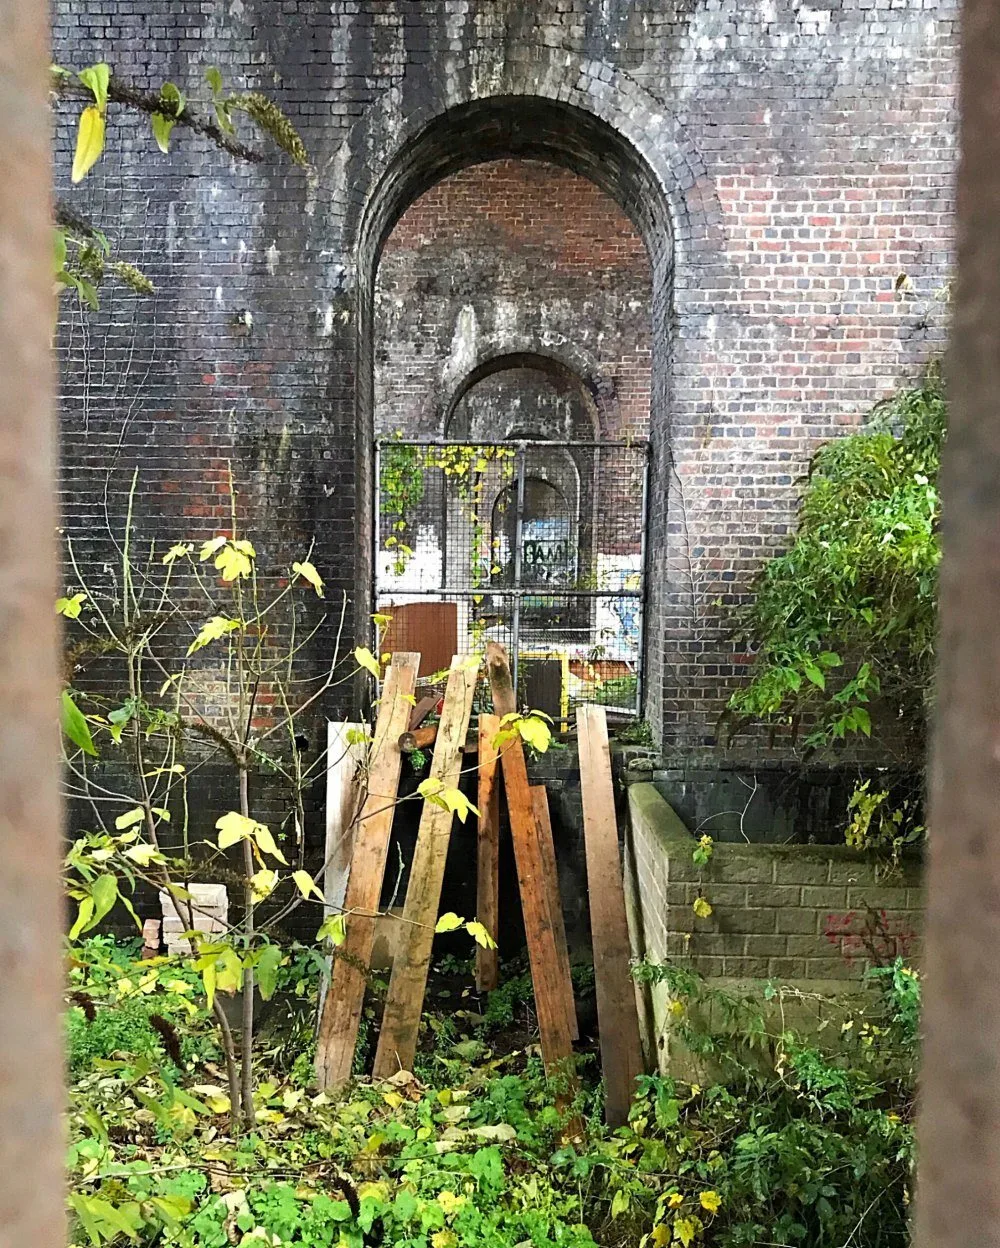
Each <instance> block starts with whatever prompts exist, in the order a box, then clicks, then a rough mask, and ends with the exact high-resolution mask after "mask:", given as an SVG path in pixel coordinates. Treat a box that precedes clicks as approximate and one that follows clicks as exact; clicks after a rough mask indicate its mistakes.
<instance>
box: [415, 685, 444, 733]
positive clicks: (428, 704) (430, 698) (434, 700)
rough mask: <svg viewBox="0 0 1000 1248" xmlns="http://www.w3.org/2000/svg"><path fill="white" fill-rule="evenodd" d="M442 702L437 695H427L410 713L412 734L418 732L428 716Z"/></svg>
mask: <svg viewBox="0 0 1000 1248" xmlns="http://www.w3.org/2000/svg"><path fill="white" fill-rule="evenodd" d="M440 701H441V699H440V697H439V696H438V695H437V694H436V693H433V694H432V693H429V694H426V695H425V696H424V697H422V698H421V699H420V701H419V702H418V703H417V705H416V706H415V707H414V708H413V710H412V711H411V712H410V732H416V730H417V729H418V728H419V727H420V725H421V724H422V723H423V722H424V720H425V719H426V718H427V716H428V715H429V714H430V713H431V711H433V710H434V708H435V707H436V706H437V704H438V703H439V702H440Z"/></svg>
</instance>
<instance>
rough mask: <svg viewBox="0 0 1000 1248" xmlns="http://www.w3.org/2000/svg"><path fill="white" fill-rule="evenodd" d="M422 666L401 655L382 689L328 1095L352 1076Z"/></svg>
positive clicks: (330, 1037)
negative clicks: (405, 737)
mask: <svg viewBox="0 0 1000 1248" xmlns="http://www.w3.org/2000/svg"><path fill="white" fill-rule="evenodd" d="M419 666H420V655H419V654H414V653H411V652H409V651H405V652H403V653H401V654H394V655H393V656H392V662H391V663H390V665H389V670H388V671H387V672H386V677H385V683H384V685H383V687H382V699H381V702H380V703H379V711H378V721H377V723H376V725H375V740H374V741H373V743H372V750H371V757H370V760H369V764H368V777H367V783H366V790H365V801H364V805H363V806H362V808H361V814H360V816H359V817H358V822H357V829H356V831H355V835H354V852H353V854H352V857H351V870H350V873H349V875H348V878H347V890H346V894H345V898H344V909H345V911H346V912H347V916H348V917H347V935H346V937H345V940H344V943H343V945H342V946H341V947H340V949H339V950H338V956H336V957H335V958H334V960H333V971H332V974H331V976H330V987H329V990H328V991H327V994H326V999H325V1000H324V1002H323V1013H322V1015H321V1016H320V1024H319V1034H318V1036H317V1041H316V1079H317V1082H318V1083H319V1086H320V1088H322V1089H324V1090H327V1091H329V1090H333V1089H337V1088H341V1087H343V1086H344V1084H345V1083H347V1081H348V1079H350V1077H351V1063H352V1062H353V1060H354V1046H355V1044H356V1042H357V1038H358V1024H359V1023H360V1021H361V1007H362V1004H363V1001H364V995H365V976H366V971H367V968H368V964H369V962H370V960H371V954H372V945H373V943H374V940H375V916H376V914H377V913H378V905H379V901H380V900H381V893H382V880H383V878H384V876H385V860H386V855H387V854H388V850H389V837H390V835H391V833H392V816H393V812H394V806H395V802H396V792H397V790H398V788H399V772H400V767H401V765H402V759H403V756H402V755H401V754H400V752H399V745H398V742H399V735H400V733H401V732H402V731H403V730H404V729H405V728H406V725H407V724H408V723H409V720H410V710H411V706H412V698H413V690H414V687H415V685H416V680H417V668H418V667H419Z"/></svg>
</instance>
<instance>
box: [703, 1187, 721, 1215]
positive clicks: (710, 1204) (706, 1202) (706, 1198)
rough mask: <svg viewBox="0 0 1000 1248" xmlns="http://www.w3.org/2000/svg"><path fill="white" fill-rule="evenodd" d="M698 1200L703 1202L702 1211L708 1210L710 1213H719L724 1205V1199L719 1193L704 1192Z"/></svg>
mask: <svg viewBox="0 0 1000 1248" xmlns="http://www.w3.org/2000/svg"><path fill="white" fill-rule="evenodd" d="M698 1199H699V1200H700V1201H701V1207H702V1209H707V1210H708V1212H709V1213H717V1212H718V1209H719V1206H720V1205H721V1204H722V1197H721V1196H720V1195H719V1193H718V1192H702V1194H701V1195H700V1196H699V1197H698Z"/></svg>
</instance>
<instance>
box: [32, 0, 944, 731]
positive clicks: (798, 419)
mask: <svg viewBox="0 0 1000 1248" xmlns="http://www.w3.org/2000/svg"><path fill="white" fill-rule="evenodd" d="M956 8H957V4H956V0H817V2H816V3H812V4H806V3H804V2H802V0H760V3H754V4H749V5H748V4H746V3H744V2H743V0H638V2H637V0H601V2H600V3H598V2H597V0H539V3H534V4H531V5H526V4H523V3H519V2H517V3H515V2H514V0H421V2H420V3H417V2H416V0H326V2H325V3H322V4H320V3H318V2H316V0H281V3H280V4H278V3H276V2H275V0H233V2H232V3H229V4H212V3H205V2H204V0H177V2H176V3H172V4H170V5H169V6H164V5H163V4H161V3H153V2H152V0H93V2H92V3H88V4H87V5H86V6H85V7H81V6H80V5H78V4H74V3H70V0H56V3H55V5H54V46H53V59H54V60H55V61H57V62H59V63H60V64H63V65H67V66H71V67H82V66H84V65H87V64H89V63H92V62H93V61H96V60H98V59H105V58H106V59H108V60H109V61H111V62H112V64H113V67H114V69H115V71H116V72H117V73H119V74H121V75H122V76H123V77H125V78H127V79H130V80H132V81H133V82H135V83H136V84H137V85H139V86H141V87H152V86H154V85H155V86H158V85H159V84H160V83H162V82H163V80H164V79H171V80H173V81H175V82H177V83H178V85H179V86H181V87H182V88H183V89H185V90H186V91H188V93H189V95H190V96H191V98H193V99H194V100H195V101H198V100H200V101H201V103H202V105H204V104H205V103H206V101H207V95H208V92H207V89H206V88H205V86H204V70H205V68H206V67H207V66H209V65H217V66H219V67H220V68H221V70H222V72H223V74H224V76H225V78H226V80H227V82H228V83H231V84H233V85H234V86H235V87H237V88H241V89H242V88H250V89H257V88H259V89H261V90H264V91H266V92H267V93H268V94H270V95H272V96H273V97H275V98H276V100H277V101H278V102H279V103H280V104H281V106H282V107H283V108H284V109H285V110H286V111H287V112H288V114H289V115H290V117H291V119H292V121H293V122H294V124H295V125H296V126H297V127H298V128H299V130H300V131H301V133H302V137H303V139H304V140H305V143H306V146H307V148H308V150H309V153H310V156H311V159H312V162H313V168H312V169H311V170H300V169H296V168H293V167H292V166H290V165H289V164H288V163H287V161H284V160H282V159H279V158H277V157H274V158H269V159H268V160H267V161H265V162H264V163H263V164H260V165H252V166H251V165H240V164H236V163H234V162H232V161H230V160H229V159H228V158H223V157H221V156H220V154H219V153H218V152H216V151H215V150H214V149H213V148H212V147H211V146H210V145H209V144H208V143H207V142H206V141H203V140H201V139H199V138H197V137H196V136H192V135H190V134H185V133H182V132H181V131H180V129H178V130H176V131H175V134H174V141H173V143H172V150H171V153H170V154H169V155H168V156H161V155H160V154H158V153H157V152H156V151H155V149H154V147H153V145H152V142H151V139H150V135H149V125H148V120H147V119H146V118H129V117H123V116H122V115H121V113H120V111H119V110H117V109H114V108H113V109H112V113H111V119H110V132H109V144H108V151H107V154H106V156H105V158H104V159H103V160H102V161H101V163H100V164H99V165H98V166H97V167H96V168H95V170H94V171H93V172H92V173H91V174H90V175H88V177H87V179H86V180H85V181H84V182H83V183H82V184H81V185H80V186H79V187H77V188H70V187H69V185H68V170H69V168H70V161H71V155H70V153H71V149H72V144H73V136H74V127H75V120H76V112H77V108H76V107H70V106H68V105H63V106H60V108H59V110H58V113H59V115H58V125H57V133H56V142H57V169H58V173H59V178H60V181H61V186H60V191H61V193H63V194H64V195H65V196H66V197H67V199H68V200H69V202H70V203H71V205H72V206H73V207H75V208H76V209H77V210H79V211H83V212H84V213H86V214H87V215H89V216H90V217H92V218H93V219H94V220H95V221H96V223H97V224H99V225H101V226H102V227H104V228H105V229H106V230H107V231H108V234H109V237H110V240H111V242H112V245H113V246H114V247H116V248H118V249H119V254H120V255H121V258H123V259H128V260H132V261H134V262H136V263H138V264H140V265H141V266H143V267H144V268H146V269H147V270H148V272H149V274H150V276H151V277H152V278H153V280H154V281H155V283H156V285H157V294H156V295H155V296H154V297H152V298H150V299H145V300H143V299H137V298H135V297H134V296H132V295H130V294H128V293H127V292H125V291H124V290H122V289H121V288H117V289H116V288H115V287H114V285H113V284H111V285H109V287H108V288H107V289H106V291H105V293H104V295H103V297H102V307H101V311H100V312H99V313H98V314H96V315H94V314H91V315H90V316H86V317H85V316H84V315H83V314H82V313H81V312H80V311H79V309H75V308H73V307H72V305H71V303H70V301H69V300H64V305H63V306H64V315H63V319H62V324H61V328H60V348H61V353H62V386H63V412H64V429H65V443H64V447H65V449H64V457H63V474H64V475H63V482H64V496H63V501H64V516H65V523H66V526H67V529H68V530H69V532H71V533H72V534H73V535H74V536H75V537H76V538H77V540H78V557H79V558H81V559H82V560H83V562H84V564H85V565H86V567H87V569H88V570H89V571H91V572H92V573H94V574H95V575H97V576H101V575H105V573H104V571H103V570H104V568H105V565H106V564H107V565H109V566H112V567H113V566H114V563H115V558H114V549H113V546H112V544H111V543H110V541H109V540H108V539H107V536H106V535H105V534H103V533H102V530H103V528H104V525H105V511H106V510H107V512H108V513H110V515H111V518H112V521H113V522H114V523H115V524H120V522H121V516H122V513H123V510H124V494H125V490H126V488H127V484H128V482H129V481H130V479H131V476H132V472H133V470H134V468H135V467H136V466H139V467H140V468H141V470H142V496H141V504H142V505H141V507H140V509H139V512H138V516H139V520H138V527H139V530H140V535H141V536H143V537H146V536H149V535H152V534H156V535H159V536H162V537H163V538H168V537H169V539H170V540H176V538H177V537H180V536H186V537H189V538H195V539H197V538H200V537H204V536H206V535H207V534H211V533H213V532H215V531H216V530H217V529H218V528H220V527H223V526H225V525H226V523H227V522H228V500H227V499H226V497H225V486H224V483H225V476H226V473H227V470H228V466H229V465H230V464H231V465H232V470H233V472H234V474H235V477H236V480H237V482H238V483H239V484H240V486H241V487H242V493H241V498H240V508H241V512H242V515H243V520H244V524H245V527H246V528H247V529H248V531H250V533H251V534H252V535H253V536H254V537H256V538H257V539H258V541H259V546H260V549H261V552H262V553H261V559H262V562H263V563H264V564H265V565H267V566H269V567H271V568H274V569H279V568H282V567H287V563H288V560H289V558H290V557H292V558H294V557H299V556H300V554H301V551H302V549H303V546H304V544H307V543H308V540H309V539H311V538H316V541H317V546H316V550H315V556H314V557H315V562H316V564H317V566H318V567H319V570H320V572H321V574H322V575H323V576H324V578H325V579H326V581H327V583H328V585H329V587H330V591H331V593H330V595H329V596H328V599H327V603H328V606H327V608H326V609H328V610H329V611H330V620H329V627H328V629H327V631H326V632H325V633H324V634H323V635H322V636H321V637H320V639H319V641H318V643H317V646H316V659H317V662H321V661H322V658H323V650H324V648H325V647H328V645H329V644H330V638H331V637H332V635H333V633H334V631H335V627H336V608H335V605H334V604H335V599H334V597H333V594H334V592H335V591H336V590H337V589H338V588H343V589H344V590H346V591H347V592H348V593H349V594H350V595H351V597H352V602H353V604H354V611H355V614H354V620H353V623H354V631H355V632H356V633H357V634H358V636H359V637H360V636H362V635H363V634H364V633H365V631H366V628H367V624H366V619H367V614H368V610H369V600H368V587H369V584H370V577H371V558H370V550H371V543H370V484H371V440H372V433H373V427H374V419H375V407H376V404H375V397H376V391H375V381H374V367H375V350H376V341H377V335H376V333H375V322H376V316H375V312H376V306H375V296H374V287H375V277H376V272H377V269H378V261H379V256H380V254H381V249H382V246H383V244H384V242H385V240H386V239H387V238H388V237H389V236H390V234H391V232H392V228H393V226H394V225H395V223H396V222H397V221H398V220H399V218H400V216H401V214H403V213H404V212H405V211H406V209H407V208H408V207H409V206H410V204H412V203H414V202H415V201H418V200H419V198H420V196H421V195H422V194H423V193H424V192H426V191H428V190H429V189H430V188H431V187H432V186H434V185H435V184H436V183H437V182H439V181H440V180H441V179H442V178H448V177H451V176H452V175H454V174H460V173H461V171H462V170H463V169H465V168H467V167H469V166H471V165H474V164H476V163H479V162H485V163H489V162H497V161H509V160H511V159H527V160H531V161H536V162H537V161H542V162H548V163H549V164H552V163H554V164H556V165H559V166H562V167H565V168H567V169H569V170H570V171H571V173H572V174H573V175H575V176H577V177H583V178H587V179H589V180H590V181H591V182H593V183H595V184H596V185H597V186H598V187H599V188H600V189H601V191H602V192H603V193H604V194H605V195H607V196H609V197H610V198H611V199H613V200H614V201H615V202H616V203H617V204H618V205H619V206H620V208H621V209H622V211H623V212H624V213H625V214H626V215H627V216H628V217H629V218H630V219H631V221H632V222H633V223H634V225H635V228H636V230H637V231H638V233H639V234H640V235H641V237H642V239H643V242H644V244H645V248H646V250H647V252H648V255H649V265H650V271H651V274H652V281H651V295H650V303H649V307H650V326H651V329H650V367H651V383H650V410H651V419H650V432H651V437H652V440H653V443H654V465H655V470H654V476H653V486H652V497H651V503H652V507H651V533H650V538H651V540H650V542H649V551H650V603H649V628H648V630H647V642H648V649H649V653H648V671H649V681H648V685H647V688H648V711H649V715H650V718H651V720H652V722H653V724H654V727H655V730H656V732H657V735H658V736H662V737H663V739H664V741H665V742H666V743H667V744H668V745H669V746H670V747H671V748H676V749H681V750H684V751H686V752H695V751H706V750H709V749H710V748H711V745H712V742H713V741H714V731H715V727H714V726H715V723H716V719H717V714H718V711H719V708H720V707H721V706H722V705H723V704H724V702H725V700H726V697H727V695H728V692H729V690H730V688H731V687H732V685H733V682H734V681H735V680H737V679H739V677H740V675H741V674H742V672H743V670H744V656H742V655H740V654H739V653H737V652H735V651H734V648H733V645H732V642H731V641H730V640H729V639H728V636H727V632H726V623H727V620H728V611H729V608H730V607H731V605H732V604H733V603H734V602H735V601H738V600H739V598H740V595H741V594H742V593H743V591H744V589H745V586H746V584H747V581H748V578H749V577H750V575H751V574H752V572H753V571H754V569H755V568H756V567H757V566H758V564H759V562H760V560H761V558H763V557H764V556H765V555H766V554H767V553H768V552H769V551H771V550H773V549H775V548H777V547H780V546H781V545H782V544H783V543H784V542H785V541H786V540H787V534H788V529H789V525H790V523H791V522H792V518H793V514H794V504H795V498H796V482H797V481H798V480H799V478H800V477H801V474H802V471H803V469H804V467H805V465H806V463H807V461H808V459H809V456H810V454H811V452H812V451H813V449H814V448H815V447H816V445H817V444H818V442H820V441H821V440H823V439H826V438H829V437H831V436H834V435H836V434H837V433H839V432H841V431H842V430H844V429H850V428H852V427H854V426H856V424H857V422H858V420H859V419H860V418H861V417H862V416H863V414H864V412H865V411H866V410H867V408H868V407H869V406H870V404H871V403H872V402H873V401H874V400H875V399H877V398H879V397H880V396H882V395H883V394H885V393H886V392H887V391H890V390H891V389H892V388H893V387H894V386H895V385H896V384H898V382H899V381H900V380H902V379H905V378H909V377H912V376H914V375H915V374H916V373H917V371H918V370H919V369H920V367H921V365H922V364H923V362H924V361H925V360H926V358H927V357H928V355H930V354H931V353H933V352H935V351H936V350H937V349H938V347H939V346H940V343H941V341H942V334H943V325H944V319H945V313H944V309H943V307H942V306H941V304H940V302H939V301H937V300H935V297H934V292H935V291H937V290H938V289H939V288H941V287H942V286H943V285H944V283H945V281H946V279H947V277H948V274H949V269H950V263H951V244H950V229H951V212H952V194H951V177H952V157H953V147H954V119H955V91H954V68H953V66H954V53H955V27H956V16H957V14H956ZM901 273H907V274H908V275H909V277H910V279H911V282H912V285H913V293H912V294H909V293H896V292H895V285H896V279H897V277H898V276H899V275H900V274H901ZM244 310H248V311H249V312H250V313H251V314H252V317H253V330H252V332H250V333H249V334H248V333H245V332H244V331H243V329H241V327H240V324H241V322H240V316H241V314H242V312H243V311H244ZM313 609H314V610H316V611H321V610H323V609H324V607H323V605H322V604H320V603H319V601H318V600H317V601H316V603H314V604H313ZM327 709H328V710H331V711H335V710H336V708H335V707H332V706H331V707H329V708H327ZM755 748H756V747H755Z"/></svg>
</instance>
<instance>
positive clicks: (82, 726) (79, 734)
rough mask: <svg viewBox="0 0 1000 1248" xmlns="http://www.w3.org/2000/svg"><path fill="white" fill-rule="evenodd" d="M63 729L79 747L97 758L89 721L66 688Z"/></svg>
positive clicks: (63, 700) (63, 701) (63, 698)
mask: <svg viewBox="0 0 1000 1248" xmlns="http://www.w3.org/2000/svg"><path fill="white" fill-rule="evenodd" d="M62 730H63V732H64V733H65V734H66V736H67V737H69V739H70V740H71V741H72V742H73V744H74V745H75V746H76V747H77V749H80V750H83V752H84V754H90V755H91V756H92V757H93V758H97V748H96V746H95V745H94V739H93V737H92V736H91V735H90V728H89V727H88V725H87V721H86V719H84V717H83V713H82V711H81V710H80V708H79V707H78V706H77V705H76V703H75V702H74V701H73V699H72V698H71V697H70V695H69V693H68V692H67V691H66V690H65V689H64V690H63V691H62Z"/></svg>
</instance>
